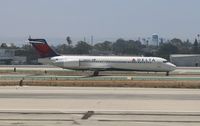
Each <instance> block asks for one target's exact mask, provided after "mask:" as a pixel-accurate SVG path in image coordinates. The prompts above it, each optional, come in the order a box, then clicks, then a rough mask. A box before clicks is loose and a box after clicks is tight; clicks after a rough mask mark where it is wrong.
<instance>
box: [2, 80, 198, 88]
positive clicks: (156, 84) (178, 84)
mask: <svg viewBox="0 0 200 126" xmlns="http://www.w3.org/2000/svg"><path fill="white" fill-rule="evenodd" d="M16 85H19V86H25V85H27V86H66V87H148V88H200V81H136V80H125V81H115V80H111V81H110V80H109V81H107V80H106V81H105V80H97V81H93V80H92V81H91V80H81V81H79V80H73V81H49V80H42V81H38V80H23V81H21V80H1V81H0V86H16Z"/></svg>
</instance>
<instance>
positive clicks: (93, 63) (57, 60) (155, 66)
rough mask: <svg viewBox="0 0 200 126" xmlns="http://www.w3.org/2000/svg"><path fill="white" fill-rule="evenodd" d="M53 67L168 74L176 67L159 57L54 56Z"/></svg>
mask: <svg viewBox="0 0 200 126" xmlns="http://www.w3.org/2000/svg"><path fill="white" fill-rule="evenodd" d="M51 61H52V63H53V65H55V66H58V67H61V68H64V69H73V70H93V71H96V70H97V71H105V70H123V71H152V72H170V71H173V70H175V69H176V66H175V65H174V64H172V63H170V62H167V60H166V59H163V58H159V57H125V56H55V57H52V58H51Z"/></svg>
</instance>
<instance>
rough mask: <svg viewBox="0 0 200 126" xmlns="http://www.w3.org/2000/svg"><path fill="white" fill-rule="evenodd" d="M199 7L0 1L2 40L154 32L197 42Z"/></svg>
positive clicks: (177, 2)
mask: <svg viewBox="0 0 200 126" xmlns="http://www.w3.org/2000/svg"><path fill="white" fill-rule="evenodd" d="M199 5H200V1H199V0H190V1H189V0H118V1H116V0H99V1H97V0H95V1H94V0H84V1H83V0H59V1H49V0H34V1H33V0H17V1H13V0H1V1H0V16H1V22H0V41H3V40H6V39H8V40H9V39H11V40H12V39H13V38H20V39H22V40H24V41H25V40H27V38H28V36H29V35H31V36H32V37H37V38H46V39H50V40H51V38H59V39H61V40H62V39H63V40H65V37H66V36H71V38H72V39H74V40H75V41H76V40H78V39H82V40H83V38H84V37H86V38H87V40H88V41H90V36H91V35H93V36H94V41H99V40H103V39H106V38H107V39H108V38H109V39H112V40H116V39H118V38H124V39H136V38H138V37H141V38H143V37H144V38H146V37H151V35H152V34H154V33H157V34H158V35H159V36H160V37H163V38H180V39H183V40H186V39H190V40H193V39H194V38H195V37H196V35H197V34H199V33H200V32H199V30H198V27H197V25H198V23H199V22H200V16H199V12H200V9H199ZM22 40H21V41H22ZM24 43H25V42H24Z"/></svg>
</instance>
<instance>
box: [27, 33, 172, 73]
mask: <svg viewBox="0 0 200 126" xmlns="http://www.w3.org/2000/svg"><path fill="white" fill-rule="evenodd" d="M28 40H29V42H30V43H31V44H32V46H33V47H34V48H35V49H36V51H37V52H38V53H39V56H40V57H41V58H47V57H48V58H50V60H51V63H52V64H53V65H55V66H57V67H60V68H63V69H71V70H81V71H85V70H89V71H93V72H94V73H93V76H98V75H99V72H100V71H143V72H166V76H168V75H169V72H171V71H173V70H175V69H176V66H175V65H174V64H172V63H170V62H168V61H167V60H166V59H164V58H160V57H138V56H80V55H79V56H75V55H60V54H58V53H57V52H55V51H54V50H53V49H52V48H51V47H50V46H49V45H48V44H47V42H46V40H45V39H32V38H31V37H29V39H28Z"/></svg>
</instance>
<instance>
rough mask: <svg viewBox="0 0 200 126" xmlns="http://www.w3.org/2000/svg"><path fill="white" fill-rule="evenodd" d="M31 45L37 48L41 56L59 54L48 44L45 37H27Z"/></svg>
mask: <svg viewBox="0 0 200 126" xmlns="http://www.w3.org/2000/svg"><path fill="white" fill-rule="evenodd" d="M28 40H29V42H30V43H31V44H32V45H33V47H34V48H35V49H36V50H37V52H38V53H39V55H40V57H41V58H45V57H54V56H59V54H57V53H56V52H55V51H54V50H53V49H52V48H51V47H49V45H48V44H47V42H46V40H45V39H32V38H29V39H28Z"/></svg>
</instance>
